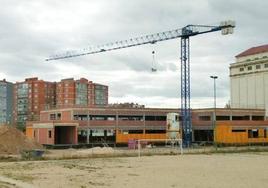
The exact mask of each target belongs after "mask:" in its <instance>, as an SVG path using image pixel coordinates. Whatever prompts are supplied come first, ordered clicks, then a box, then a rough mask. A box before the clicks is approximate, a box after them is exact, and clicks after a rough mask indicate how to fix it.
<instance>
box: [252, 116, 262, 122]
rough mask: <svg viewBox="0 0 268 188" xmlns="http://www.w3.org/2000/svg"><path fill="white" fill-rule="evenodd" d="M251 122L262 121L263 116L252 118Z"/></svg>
mask: <svg viewBox="0 0 268 188" xmlns="http://www.w3.org/2000/svg"><path fill="white" fill-rule="evenodd" d="M252 120H253V121H263V120H264V116H252Z"/></svg>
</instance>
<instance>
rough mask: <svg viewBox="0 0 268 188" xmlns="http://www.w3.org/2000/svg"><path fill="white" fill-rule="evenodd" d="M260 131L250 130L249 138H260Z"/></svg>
mask: <svg viewBox="0 0 268 188" xmlns="http://www.w3.org/2000/svg"><path fill="white" fill-rule="evenodd" d="M258 137H259V130H258V129H250V130H248V138H258Z"/></svg>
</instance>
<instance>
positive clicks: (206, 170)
mask: <svg viewBox="0 0 268 188" xmlns="http://www.w3.org/2000/svg"><path fill="white" fill-rule="evenodd" d="M267 174H268V153H243V154H212V155H190V154H188V155H182V156H180V155H177V156H146V157H141V158H138V157H127V158H97V159H79V160H78V159H76V160H54V161H52V160H51V161H29V162H2V163H0V185H1V187H24V185H25V184H26V185H27V184H28V185H32V187H41V188H46V187H50V188H54V187H55V188H61V187H64V188H76V187H78V188H86V187H103V188H106V187H112V188H113V187H114V188H121V187H122V188H123V187H124V188H126V187H128V188H132V187H133V188H134V187H135V188H137V187H139V188H143V187H145V188H147V187H148V188H150V187H153V188H163V187H183V188H188V187H189V188H194V187H198V188H210V187H211V188H215V187H219V188H221V187H235V188H240V187H241V188H242V187H243V188H247V187H249V188H251V187H255V188H258V187H262V188H263V187H267V185H268V175H267ZM1 177H2V178H1ZM5 178H6V179H5ZM10 179H12V180H14V181H13V182H8V181H9V180H10ZM20 182H23V183H24V184H23V185H22V184H21V185H20ZM2 185H3V186H2Z"/></svg>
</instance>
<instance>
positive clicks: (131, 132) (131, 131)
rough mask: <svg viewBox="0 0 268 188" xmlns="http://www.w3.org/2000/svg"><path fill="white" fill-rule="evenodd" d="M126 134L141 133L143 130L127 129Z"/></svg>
mask: <svg viewBox="0 0 268 188" xmlns="http://www.w3.org/2000/svg"><path fill="white" fill-rule="evenodd" d="M128 134H143V130H129V131H128Z"/></svg>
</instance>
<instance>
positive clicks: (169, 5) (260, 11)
mask: <svg viewBox="0 0 268 188" xmlns="http://www.w3.org/2000/svg"><path fill="white" fill-rule="evenodd" d="M0 4H1V6H0V79H3V78H6V79H7V80H8V81H12V82H16V81H23V80H24V78H26V77H33V76H34V77H39V78H40V79H43V80H47V81H59V80H61V79H63V78H70V77H74V78H75V79H78V78H80V77H85V78H88V79H89V80H92V81H94V82H96V83H101V84H105V85H108V86H109V96H110V97H109V102H111V103H115V102H137V103H140V104H145V105H146V106H147V107H180V39H175V40H170V41H164V42H160V43H157V44H155V45H144V46H139V47H133V48H127V49H123V50H117V51H112V52H107V53H101V54H95V55H88V56H83V57H77V58H72V59H66V60H59V61H50V62H46V61H45V58H47V57H48V56H49V55H52V54H54V53H57V52H62V51H63V52H64V51H65V50H70V49H82V48H85V47H88V46H91V45H93V46H94V45H99V44H105V43H108V42H113V41H117V40H123V39H128V38H131V37H137V36H142V35H146V34H152V33H157V32H160V31H167V30H173V29H177V28H181V27H183V26H186V25H188V24H207V25H215V24H216V25H217V24H219V23H220V21H223V20H229V19H231V20H235V21H236V28H235V32H234V34H233V35H227V36H222V35H221V33H220V32H214V33H209V34H204V35H198V36H195V37H192V38H191V96H192V103H191V106H192V107H193V108H203V107H212V106H213V81H212V79H211V78H209V76H210V75H217V76H219V79H218V80H217V103H218V107H223V106H224V105H225V104H226V103H227V102H228V101H229V98H230V93H229V92H230V91H229V65H230V63H233V62H234V61H235V57H234V56H235V55H237V54H238V53H240V52H242V51H244V50H246V49H248V48H250V47H253V46H258V45H263V44H267V43H268V41H267V39H268V32H267V29H268V12H267V10H268V1H264V0H254V1H251V0H166V1H163V0H159V1H157V0H154V1H153V0H146V1H145V0H134V1H127V0H113V1H112V0H90V1H89V0H61V1H60V0H57V1H56V0H24V1H23V0H0ZM152 50H154V51H155V55H156V67H157V68H158V71H157V72H155V73H152V72H151V66H152Z"/></svg>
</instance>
